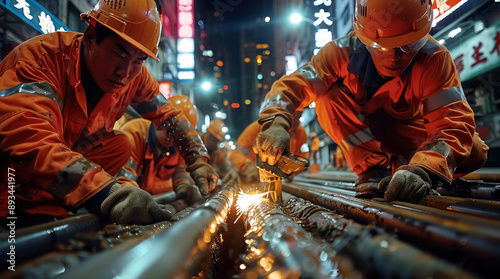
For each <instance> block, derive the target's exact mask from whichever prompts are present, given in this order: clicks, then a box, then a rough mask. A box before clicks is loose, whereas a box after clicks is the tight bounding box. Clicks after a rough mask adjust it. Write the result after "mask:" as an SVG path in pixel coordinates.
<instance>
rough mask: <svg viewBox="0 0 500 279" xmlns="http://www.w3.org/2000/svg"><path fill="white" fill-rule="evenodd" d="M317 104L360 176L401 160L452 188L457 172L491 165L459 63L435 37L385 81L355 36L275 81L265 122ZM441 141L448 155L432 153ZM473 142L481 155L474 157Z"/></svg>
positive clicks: (320, 115)
mask: <svg viewBox="0 0 500 279" xmlns="http://www.w3.org/2000/svg"><path fill="white" fill-rule="evenodd" d="M369 96H372V97H371V98H370V97H369ZM313 101H315V102H316V113H317V115H318V121H319V123H320V124H321V126H322V127H323V129H324V130H325V131H326V133H327V134H328V135H329V136H330V137H331V138H332V139H333V140H334V141H335V142H336V143H337V144H338V145H340V146H341V148H342V151H343V152H344V156H345V157H346V160H347V163H348V164H349V166H351V167H352V168H353V170H354V172H355V173H356V174H360V173H362V172H363V171H365V170H366V169H368V168H369V167H371V166H383V167H384V166H388V165H389V164H390V156H391V155H395V156H394V157H393V159H394V158H396V156H397V158H398V159H399V160H402V159H404V160H406V163H408V164H412V165H417V166H420V167H423V168H425V169H427V170H429V171H431V172H433V173H435V174H436V175H438V176H439V177H441V178H442V179H445V181H448V182H450V181H451V179H452V177H453V175H454V168H455V166H460V164H462V163H463V162H464V161H466V160H476V161H478V162H479V163H478V164H476V168H477V167H480V166H481V165H482V163H484V161H485V160H486V151H487V150H488V147H487V146H486V145H485V144H484V142H482V140H481V139H479V138H478V137H477V136H476V135H475V123H474V113H473V111H472V109H471V108H470V106H469V104H468V103H467V101H466V99H465V95H464V93H463V90H462V87H461V83H460V79H459V76H458V73H457V71H456V69H455V65H454V62H453V59H452V58H451V55H450V53H449V52H448V50H447V49H446V48H445V47H443V46H442V45H440V44H439V43H437V42H436V40H434V39H433V38H432V37H430V39H429V41H428V42H427V44H426V45H425V46H424V47H423V48H422V49H421V50H420V51H419V52H418V53H417V54H416V56H415V57H414V59H413V61H412V63H411V64H410V66H409V67H408V68H407V69H406V70H405V72H404V73H403V74H402V75H400V76H397V77H394V78H392V79H390V80H388V81H385V80H383V78H382V77H381V76H380V75H379V74H378V72H377V70H376V68H375V66H374V64H373V61H372V59H371V56H370V53H369V52H368V50H367V49H366V47H365V46H364V45H363V44H362V43H361V42H360V41H359V39H358V38H357V37H356V35H355V33H354V32H351V33H350V34H348V35H347V36H344V37H342V38H339V39H336V40H334V41H332V42H330V43H328V44H326V45H325V46H324V47H323V48H322V49H321V50H320V51H319V52H318V53H317V54H316V55H314V56H313V57H312V59H311V61H310V62H309V63H308V64H306V65H304V66H303V67H301V68H299V69H298V70H297V71H295V72H294V73H293V74H291V75H287V76H283V77H282V78H280V79H279V80H278V81H277V82H275V83H274V84H273V86H272V88H271V91H270V92H269V93H268V94H267V95H266V100H265V101H264V102H263V104H262V107H261V111H260V117H261V119H262V118H265V117H269V116H272V115H276V114H281V115H284V116H286V117H288V119H289V120H291V114H292V113H293V112H294V111H295V110H300V109H302V108H305V107H307V106H308V105H309V104H311V103H312V102H313ZM473 138H474V139H475V140H473ZM437 142H444V143H445V145H446V146H447V147H448V150H450V152H443V153H444V154H442V153H439V152H436V151H434V150H433V149H432V147H433V146H434V145H435V144H436V143H437ZM473 142H474V143H477V146H479V148H478V149H479V152H477V154H476V155H474V156H477V158H472V159H471V158H468V157H469V155H470V154H471V150H472V149H473ZM475 146H476V144H475ZM431 149H432V150H431ZM415 152H416V153H415Z"/></svg>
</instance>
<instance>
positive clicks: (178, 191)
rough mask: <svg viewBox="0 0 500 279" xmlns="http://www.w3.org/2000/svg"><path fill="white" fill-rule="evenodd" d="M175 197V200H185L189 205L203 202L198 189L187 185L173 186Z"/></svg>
mask: <svg viewBox="0 0 500 279" xmlns="http://www.w3.org/2000/svg"><path fill="white" fill-rule="evenodd" d="M175 196H176V197H177V199H185V200H186V201H187V202H188V203H189V204H195V203H199V202H202V201H204V200H205V199H204V198H203V197H202V196H201V193H200V190H199V189H198V187H196V186H195V185H192V184H188V183H179V184H178V185H176V186H175Z"/></svg>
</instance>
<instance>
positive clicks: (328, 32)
mask: <svg viewBox="0 0 500 279" xmlns="http://www.w3.org/2000/svg"><path fill="white" fill-rule="evenodd" d="M332 1H334V0H314V1H313V7H312V11H313V25H314V26H316V28H317V29H316V32H315V33H314V54H316V53H318V51H319V50H320V48H322V47H323V46H324V45H326V44H327V43H329V42H330V41H331V40H333V34H332V25H333V20H332V19H333V18H334V17H335V15H332V13H331V10H332Z"/></svg>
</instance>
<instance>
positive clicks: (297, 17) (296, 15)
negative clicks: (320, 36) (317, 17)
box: [289, 13, 319, 30]
mask: <svg viewBox="0 0 500 279" xmlns="http://www.w3.org/2000/svg"><path fill="white" fill-rule="evenodd" d="M289 19H290V22H291V23H293V24H299V23H301V22H302V21H303V22H307V23H310V24H312V26H314V28H316V30H319V27H318V26H317V25H316V24H315V23H314V21H313V20H312V19H310V18H307V17H302V15H301V14H299V13H292V14H291V15H290V18H289Z"/></svg>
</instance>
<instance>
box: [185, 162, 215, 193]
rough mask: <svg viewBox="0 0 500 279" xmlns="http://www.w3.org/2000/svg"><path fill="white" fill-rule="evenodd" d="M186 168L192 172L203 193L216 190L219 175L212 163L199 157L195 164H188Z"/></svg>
mask: <svg viewBox="0 0 500 279" xmlns="http://www.w3.org/2000/svg"><path fill="white" fill-rule="evenodd" d="M186 170H187V171H188V172H189V173H190V174H191V177H192V178H193V180H194V182H195V184H196V185H197V186H198V188H200V191H201V193H202V194H203V195H208V193H210V192H212V191H213V190H215V186H216V185H217V181H218V180H219V175H218V174H217V172H215V170H214V168H212V166H210V164H208V163H207V162H205V161H203V160H202V159H198V160H196V161H195V162H194V163H193V164H191V165H189V166H187V168H186Z"/></svg>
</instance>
